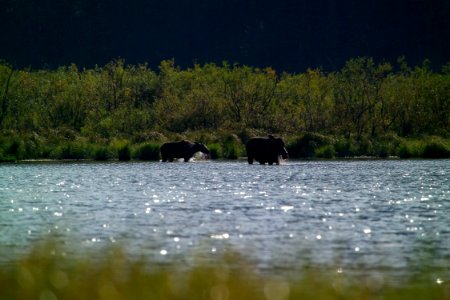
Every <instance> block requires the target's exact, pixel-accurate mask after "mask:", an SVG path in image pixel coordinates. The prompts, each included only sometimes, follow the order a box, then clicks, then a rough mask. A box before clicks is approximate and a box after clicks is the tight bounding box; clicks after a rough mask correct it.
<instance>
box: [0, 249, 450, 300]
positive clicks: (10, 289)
mask: <svg viewBox="0 0 450 300" xmlns="http://www.w3.org/2000/svg"><path fill="white" fill-rule="evenodd" d="M103 253H104V255H102V256H100V257H103V259H101V260H94V259H92V258H91V256H89V255H85V256H81V257H78V258H70V257H68V256H66V255H64V251H63V249H58V247H56V248H55V247H54V245H51V244H45V245H44V246H36V247H34V248H33V250H32V251H31V252H30V253H29V254H28V255H26V256H24V257H23V258H21V259H19V260H18V261H16V262H14V263H11V264H10V265H8V266H6V267H3V266H2V268H1V269H0V299H11V300H12V299H108V300H114V299H154V300H156V299H215V300H216V299H217V300H222V299H246V300H251V299H265V300H281V299H283V300H286V299H450V286H449V283H448V282H445V281H444V280H443V279H441V278H437V277H436V275H435V274H433V273H432V272H430V271H424V272H425V273H423V274H421V276H418V277H417V276H416V277H414V278H410V279H406V280H405V281H404V282H403V283H402V284H398V283H397V284H394V283H392V282H391V281H390V280H389V277H387V276H384V274H383V273H377V275H376V276H363V277H354V276H353V277H352V276H348V275H347V274H346V271H345V270H344V271H342V270H340V269H339V268H336V269H324V268H307V269H306V268H303V269H301V270H298V272H297V273H296V275H295V276H289V277H288V276H285V274H283V273H282V272H279V271H271V272H269V274H264V275H262V274H260V273H258V272H256V271H254V266H252V265H251V264H250V263H248V262H247V261H246V260H245V258H243V257H241V256H239V255H237V254H236V253H233V252H228V253H226V254H225V255H223V256H220V257H218V258H217V260H216V261H214V263H213V264H201V263H200V264H197V265H195V266H190V267H187V266H180V265H179V264H177V263H175V262H174V263H169V264H164V265H161V264H158V263H156V262H151V261H146V260H132V259H130V258H128V257H127V255H126V254H125V253H124V252H123V251H121V250H120V249H118V248H114V249H105V250H104V251H103ZM96 257H99V256H96ZM423 269H424V270H426V269H427V268H426V267H425V268H423ZM427 272H428V273H427ZM419 278H422V279H419ZM423 278H425V280H423Z"/></svg>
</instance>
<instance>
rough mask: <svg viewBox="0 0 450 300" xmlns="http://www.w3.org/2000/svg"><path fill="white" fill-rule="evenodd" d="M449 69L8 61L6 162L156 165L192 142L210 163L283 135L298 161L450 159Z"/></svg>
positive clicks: (3, 102) (0, 134)
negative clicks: (258, 139)
mask: <svg viewBox="0 0 450 300" xmlns="http://www.w3.org/2000/svg"><path fill="white" fill-rule="evenodd" d="M449 91H450V64H446V65H445V66H443V67H442V70H441V71H439V72H436V71H432V70H431V69H430V67H429V64H428V62H427V61H424V63H423V65H421V66H416V67H410V66H408V65H407V63H406V61H405V59H403V58H400V59H399V60H398V62H397V63H396V64H395V66H394V67H393V66H392V65H391V64H390V63H386V62H382V63H375V62H374V61H373V59H372V58H368V57H363V58H355V59H351V60H349V61H348V62H347V63H346V64H345V66H344V67H343V68H342V69H341V70H340V71H336V72H330V73H325V72H322V71H321V70H311V69H309V70H307V71H305V72H304V73H299V74H288V73H282V74H277V73H276V72H275V71H274V70H273V69H271V68H265V69H258V68H252V67H248V66H241V65H237V64H235V65H229V64H227V63H223V64H222V65H220V66H218V65H215V64H205V65H203V66H200V65H194V66H193V67H192V68H189V69H184V70H183V69H180V68H178V67H177V66H176V65H175V63H174V61H173V60H168V61H162V62H161V63H160V66H159V70H157V71H153V70H150V69H149V68H148V66H147V65H146V64H143V65H127V64H125V62H124V61H123V60H121V59H117V60H113V61H111V62H110V63H108V64H106V65H105V66H103V67H98V66H97V67H95V68H91V69H80V68H78V67H77V66H76V65H71V66H64V67H60V68H58V69H56V70H31V69H24V70H18V69H14V68H13V67H12V66H10V65H8V64H7V63H0V161H19V160H24V159H94V160H108V159H119V160H129V159H141V160H157V159H159V153H158V151H157V150H156V148H157V147H159V145H161V144H162V143H164V142H166V141H169V140H179V139H192V140H198V141H202V142H203V143H206V144H207V146H208V147H210V148H211V149H212V154H213V155H212V157H213V158H225V159H234V158H237V157H239V156H245V147H244V143H245V142H246V140H247V139H248V138H250V137H252V136H266V135H267V134H276V135H279V136H282V137H283V138H284V139H285V141H286V142H287V146H288V150H289V152H290V156H291V157H292V158H310V157H315V158H333V157H355V156H371V157H389V156H397V157H400V158H448V157H450V135H449V132H450V130H449V129H450V100H449V99H450V93H449Z"/></svg>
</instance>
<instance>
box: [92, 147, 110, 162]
mask: <svg viewBox="0 0 450 300" xmlns="http://www.w3.org/2000/svg"><path fill="white" fill-rule="evenodd" d="M91 151H92V153H91V155H92V156H93V159H94V160H98V161H105V160H108V159H110V158H112V156H113V155H112V153H111V149H110V148H109V147H108V146H104V145H94V146H92V149H91Z"/></svg>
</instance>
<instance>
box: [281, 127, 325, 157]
mask: <svg viewBox="0 0 450 300" xmlns="http://www.w3.org/2000/svg"><path fill="white" fill-rule="evenodd" d="M331 144H333V140H332V139H331V138H330V137H327V136H325V135H321V134H317V133H305V134H304V135H303V136H302V137H300V138H298V139H297V140H295V141H294V142H291V143H289V144H288V145H287V150H288V153H289V156H290V157H293V158H299V157H314V156H315V154H316V150H317V149H319V148H320V147H322V146H326V145H331Z"/></svg>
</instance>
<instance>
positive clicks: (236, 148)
mask: <svg viewBox="0 0 450 300" xmlns="http://www.w3.org/2000/svg"><path fill="white" fill-rule="evenodd" d="M265 135H266V134H265V133H262V132H256V131H250V130H243V131H241V132H237V133H234V132H204V131H193V132H186V133H184V134H177V133H166V134H162V133H156V132H152V133H149V134H147V135H145V136H132V137H128V138H112V139H88V138H85V137H83V136H80V135H77V134H75V133H73V132H58V133H56V134H54V135H51V136H38V135H37V134H33V135H29V134H9V135H3V136H0V162H15V161H20V160H26V159H55V160H64V159H75V160H80V159H88V160H97V161H104V160H121V161H128V160H147V161H158V160H160V153H159V148H160V146H161V145H162V144H163V143H164V142H167V141H170V140H181V139H190V140H193V141H200V142H203V143H205V144H206V145H207V146H208V147H209V149H210V150H211V158H212V159H237V158H238V157H243V156H246V152H245V143H246V142H247V140H248V139H249V138H251V137H253V136H265ZM283 138H284V140H285V142H286V147H287V150H288V152H289V156H290V157H291V158H294V159H303V158H316V159H332V158H347V157H350V158H351V157H379V158H387V157H399V158H404V159H407V158H450V139H449V138H444V137H437V136H422V137H416V138H401V137H398V136H397V135H395V134H389V135H383V136H376V137H371V136H361V137H358V138H356V137H342V136H331V135H322V134H317V133H305V134H300V135H295V136H293V135H291V136H284V137H283Z"/></svg>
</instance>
